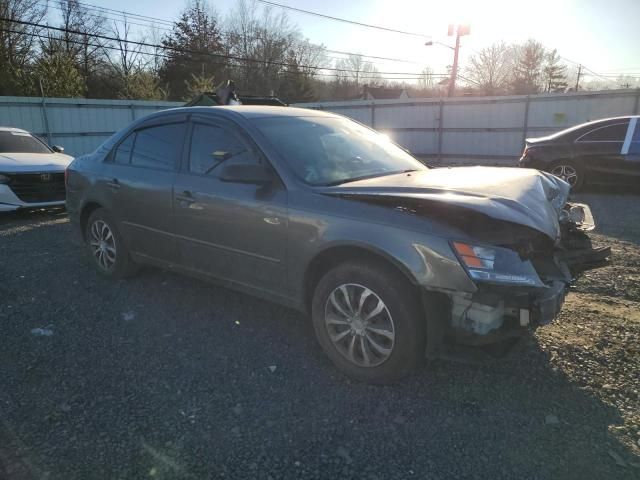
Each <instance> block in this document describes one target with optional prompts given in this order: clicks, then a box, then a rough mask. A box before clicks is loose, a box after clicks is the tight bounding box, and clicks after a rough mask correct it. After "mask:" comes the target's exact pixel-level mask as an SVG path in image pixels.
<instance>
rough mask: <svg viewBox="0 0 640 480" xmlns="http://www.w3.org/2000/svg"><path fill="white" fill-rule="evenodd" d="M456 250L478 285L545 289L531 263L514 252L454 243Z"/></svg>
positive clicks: (461, 261) (498, 248)
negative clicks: (504, 285) (485, 283)
mask: <svg viewBox="0 0 640 480" xmlns="http://www.w3.org/2000/svg"><path fill="white" fill-rule="evenodd" d="M452 245H453V250H454V251H455V252H456V254H457V255H458V259H459V260H460V263H462V265H463V266H464V268H465V269H466V271H467V273H468V274H469V276H470V277H471V278H472V279H473V280H475V281H477V282H488V283H498V284H508V285H522V286H529V287H543V286H544V284H543V283H542V281H541V280H540V277H538V274H537V273H536V270H535V268H533V265H532V264H531V262H530V261H529V260H522V259H521V258H520V256H519V255H518V254H517V253H516V252H514V251H513V250H509V249H508V248H500V247H494V246H490V247H489V246H480V245H471V244H468V243H462V242H453V243H452Z"/></svg>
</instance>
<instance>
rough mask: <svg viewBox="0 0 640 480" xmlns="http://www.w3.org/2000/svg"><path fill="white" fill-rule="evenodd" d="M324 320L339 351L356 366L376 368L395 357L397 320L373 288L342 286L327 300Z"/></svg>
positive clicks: (347, 284)
mask: <svg viewBox="0 0 640 480" xmlns="http://www.w3.org/2000/svg"><path fill="white" fill-rule="evenodd" d="M324 321H325V326H326V328H327V332H328V334H329V338H330V339H331V342H332V343H333V345H334V346H335V348H336V349H337V350H338V352H340V354H341V355H342V356H344V357H345V358H346V359H347V360H349V361H350V362H352V363H354V364H355V365H358V366H360V367H376V366H378V365H380V364H382V363H383V362H385V361H386V360H387V359H388V358H389V357H390V356H391V353H392V351H393V347H394V343H395V327H394V324H393V318H392V317H391V313H389V309H388V308H387V306H386V305H385V303H384V302H383V301H382V299H381V298H380V297H379V296H378V295H376V294H375V293H374V292H373V291H371V290H370V289H369V288H367V287H364V286H362V285H358V284H355V283H346V284H342V285H340V286H338V287H337V288H336V289H334V290H333V291H332V292H331V294H330V295H329V297H328V298H327V302H326V304H325V318H324Z"/></svg>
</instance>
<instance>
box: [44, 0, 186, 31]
mask: <svg viewBox="0 0 640 480" xmlns="http://www.w3.org/2000/svg"><path fill="white" fill-rule="evenodd" d="M40 4H41V5H44V6H47V7H53V8H55V9H57V10H59V11H60V12H61V13H63V12H64V11H65V10H64V8H62V7H61V6H60V5H54V4H49V3H48V2H47V0H44V1H42V2H41V3H40ZM87 10H89V12H91V11H93V12H96V11H99V10H94V9H87ZM89 12H82V13H83V14H84V15H88V16H90V17H93V18H97V19H103V20H113V21H114V22H123V23H127V24H129V25H136V26H138V27H146V28H155V29H157V30H162V31H165V32H171V31H173V30H172V29H170V28H165V27H160V26H158V25H154V24H153V23H137V22H134V21H132V20H130V19H129V18H127V16H128V15H127V14H126V13H123V14H122V16H121V17H111V16H108V15H107V14H104V13H99V14H96V13H89ZM134 18H135V17H134ZM141 21H142V20H141Z"/></svg>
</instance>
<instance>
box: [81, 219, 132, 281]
mask: <svg viewBox="0 0 640 480" xmlns="http://www.w3.org/2000/svg"><path fill="white" fill-rule="evenodd" d="M84 238H85V241H86V244H87V250H88V251H89V256H90V258H91V262H92V263H93V265H94V266H95V267H96V269H97V270H98V272H100V273H101V274H102V275H104V276H106V277H110V278H124V277H128V276H130V275H132V274H133V273H135V272H136V270H137V265H136V264H135V263H134V262H133V260H132V259H131V257H130V256H129V250H128V249H127V246H126V245H125V243H124V240H123V238H122V235H120V232H119V231H118V228H117V227H116V222H115V221H114V220H113V218H112V217H111V215H109V213H108V212H107V211H106V210H105V209H103V208H99V209H97V210H95V211H93V212H92V213H91V215H90V216H89V219H88V220H87V225H86V230H85V234H84Z"/></svg>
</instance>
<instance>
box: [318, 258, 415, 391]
mask: <svg viewBox="0 0 640 480" xmlns="http://www.w3.org/2000/svg"><path fill="white" fill-rule="evenodd" d="M416 297H417V295H416V294H415V291H414V287H413V286H412V285H411V284H410V283H409V282H408V281H407V280H406V278H404V277H403V276H402V275H401V274H400V273H399V272H396V271H395V270H394V269H392V268H389V267H387V266H385V265H382V264H379V265H378V264H375V263H374V264H370V263H364V262H347V263H344V264H341V265H339V266H337V267H335V268H333V269H332V270H330V271H329V272H328V273H327V274H325V275H324V277H322V279H321V280H320V282H319V283H318V285H317V287H316V289H315V293H314V296H313V303H312V319H313V326H314V330H315V332H316V337H317V338H318V341H319V343H320V345H321V346H322V348H323V350H324V351H325V353H326V354H327V355H328V356H329V358H330V359H331V361H332V362H333V363H334V364H335V365H336V367H338V369H339V370H341V371H342V372H343V373H345V374H346V375H348V376H349V377H351V378H354V379H356V380H360V381H364V382H369V383H390V382H393V381H396V380H398V379H400V378H402V377H404V376H406V375H407V374H409V373H410V372H411V371H412V370H414V369H415V368H416V367H417V366H418V365H419V364H420V363H421V361H422V359H423V358H424V356H425V318H424V315H423V314H422V309H421V307H420V302H419V298H416Z"/></svg>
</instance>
